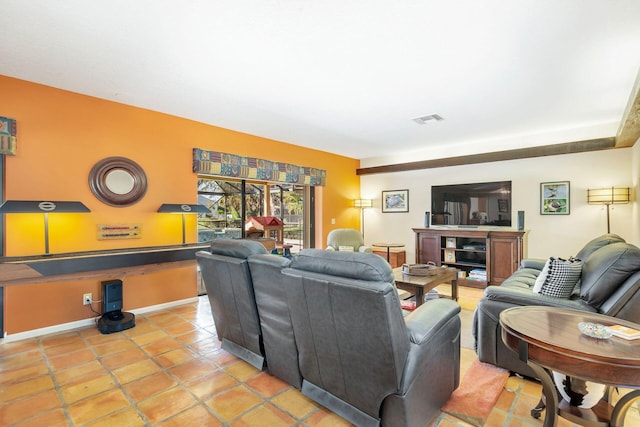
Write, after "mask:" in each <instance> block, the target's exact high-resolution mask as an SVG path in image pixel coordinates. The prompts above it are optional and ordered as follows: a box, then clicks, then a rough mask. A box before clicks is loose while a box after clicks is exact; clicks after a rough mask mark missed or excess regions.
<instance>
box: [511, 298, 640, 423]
mask: <svg viewBox="0 0 640 427" xmlns="http://www.w3.org/2000/svg"><path fill="white" fill-rule="evenodd" d="M580 322H590V323H598V324H601V325H605V326H611V325H616V324H618V325H625V326H629V327H631V328H634V329H640V325H638V324H635V323H632V322H628V321H625V320H622V319H617V318H615V317H610V316H604V315H601V314H595V313H590V312H585V311H581V310H571V309H563V308H557V307H540V306H530V307H515V308H509V309H507V310H504V311H503V312H502V313H500V325H501V326H502V340H503V341H504V343H505V344H506V346H507V347H509V348H510V349H511V350H513V351H515V352H517V353H518V355H519V357H520V360H522V361H523V362H526V363H527V365H529V366H530V367H531V369H533V371H534V372H535V373H536V375H537V376H538V378H539V379H540V381H541V382H542V389H543V395H544V397H545V399H546V408H547V411H546V415H545V420H544V426H545V427H551V426H555V425H556V422H557V416H558V415H560V416H562V417H563V418H567V419H569V420H570V421H573V422H575V423H577V424H580V425H585V426H616V427H618V426H622V423H623V422H624V417H625V414H626V412H627V410H628V409H629V407H630V406H631V404H632V403H633V402H634V401H635V399H638V398H640V390H638V389H640V339H636V340H625V339H622V338H618V337H612V338H609V339H597V338H591V337H588V336H586V335H584V334H582V333H581V332H580V330H579V329H578V323H580ZM545 368H546V369H550V370H553V371H557V372H561V373H563V374H565V375H570V376H573V377H577V378H582V379H584V380H587V381H592V382H595V383H599V384H606V385H610V386H620V387H625V388H633V389H636V390H634V391H632V392H631V393H629V394H627V395H625V396H623V397H622V398H621V399H620V400H619V401H618V403H617V404H616V406H615V407H613V408H611V407H610V405H608V403H604V402H601V403H599V404H598V405H596V407H594V408H593V409H594V410H593V411H591V410H586V409H582V410H581V409H579V408H575V407H573V406H570V405H568V404H565V403H566V402H563V403H562V404H559V402H558V395H557V393H556V389H555V385H554V382H553V380H552V378H551V376H550V375H549V373H548V372H547V370H546V369H545ZM601 404H604V405H606V406H607V407H606V408H604V410H603V411H596V408H598V407H599V406H600V405H601ZM598 412H600V413H598ZM532 415H534V411H532ZM583 416H588V417H590V419H588V420H585V419H584V418H582V417H583Z"/></svg>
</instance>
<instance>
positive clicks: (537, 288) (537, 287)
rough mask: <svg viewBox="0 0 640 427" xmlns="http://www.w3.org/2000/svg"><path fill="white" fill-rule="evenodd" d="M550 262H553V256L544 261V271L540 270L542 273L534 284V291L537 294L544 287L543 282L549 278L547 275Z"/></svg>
mask: <svg viewBox="0 0 640 427" xmlns="http://www.w3.org/2000/svg"><path fill="white" fill-rule="evenodd" d="M550 262H551V258H549V259H548V260H547V262H545V263H544V267H542V271H540V274H539V275H538V277H537V278H536V282H535V283H534V285H533V292H535V293H536V294H539V293H540V289H542V284H543V283H544V281H545V280H547V276H548V275H549V263H550Z"/></svg>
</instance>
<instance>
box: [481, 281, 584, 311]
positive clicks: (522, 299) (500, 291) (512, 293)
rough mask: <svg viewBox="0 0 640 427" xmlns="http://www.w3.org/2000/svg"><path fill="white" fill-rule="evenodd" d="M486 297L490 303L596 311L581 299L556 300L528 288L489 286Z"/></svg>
mask: <svg viewBox="0 0 640 427" xmlns="http://www.w3.org/2000/svg"><path fill="white" fill-rule="evenodd" d="M484 297H485V299H487V300H490V301H499V302H503V303H507V304H512V305H513V306H529V305H544V306H550V307H562V308H574V309H577V310H586V311H596V310H595V309H594V308H593V307H591V306H589V305H588V304H587V303H585V302H584V301H583V300H581V299H580V298H556V297H550V296H547V295H541V294H537V293H534V292H531V290H529V289H526V288H515V287H505V286H489V287H487V288H486V289H485V291H484Z"/></svg>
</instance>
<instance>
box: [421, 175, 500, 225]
mask: <svg viewBox="0 0 640 427" xmlns="http://www.w3.org/2000/svg"><path fill="white" fill-rule="evenodd" d="M431 224H433V225H457V226H469V227H473V226H481V225H482V226H501V227H511V181H497V182H478V183H475V184H452V185H433V186H431Z"/></svg>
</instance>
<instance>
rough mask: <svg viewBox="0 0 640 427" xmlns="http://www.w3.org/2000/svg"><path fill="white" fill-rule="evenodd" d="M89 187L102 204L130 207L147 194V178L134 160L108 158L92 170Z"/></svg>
mask: <svg viewBox="0 0 640 427" xmlns="http://www.w3.org/2000/svg"><path fill="white" fill-rule="evenodd" d="M89 186H90V187H91V191H92V192H93V194H95V196H96V197H97V198H98V199H100V200H101V201H102V202H104V203H106V204H108V205H111V206H129V205H132V204H134V203H136V202H137V201H138V200H140V199H141V198H142V197H143V196H144V194H145V193H146V192H147V176H146V175H145V173H144V171H143V170H142V168H141V167H140V165H138V164H137V163H136V162H134V161H133V160H129V159H127V158H124V157H108V158H106V159H103V160H100V161H99V162H98V163H96V164H95V165H94V166H93V168H92V169H91V173H90V174H89Z"/></svg>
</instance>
